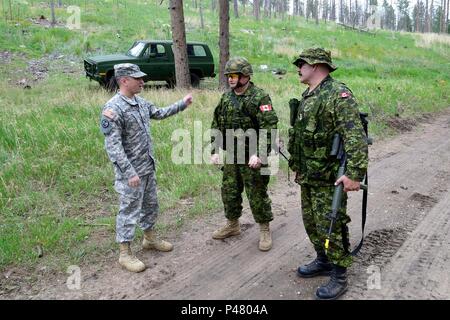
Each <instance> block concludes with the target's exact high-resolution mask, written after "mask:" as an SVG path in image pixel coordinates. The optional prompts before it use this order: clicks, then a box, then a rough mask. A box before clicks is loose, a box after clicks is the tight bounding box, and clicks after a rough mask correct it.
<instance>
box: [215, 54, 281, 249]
mask: <svg viewBox="0 0 450 320" xmlns="http://www.w3.org/2000/svg"><path fill="white" fill-rule="evenodd" d="M252 74H253V70H252V66H251V65H250V63H249V62H248V61H247V60H246V59H245V58H233V59H230V60H229V61H228V62H227V64H226V66H225V75H227V77H228V84H229V85H230V88H231V90H230V91H229V92H226V93H224V94H223V95H222V98H221V99H220V102H219V104H218V105H217V107H216V109H215V110H214V117H213V121H212V124H211V129H215V130H218V131H219V132H220V134H221V136H222V137H227V133H226V132H227V131H229V130H232V131H234V132H235V133H237V132H239V131H240V132H243V133H244V132H247V133H248V132H250V133H251V130H254V131H253V132H254V133H256V138H255V139H254V140H253V142H254V143H255V144H257V143H259V138H260V137H259V132H260V129H262V130H267V141H266V142H267V143H266V144H265V147H266V148H267V150H264V151H263V150H258V151H257V150H256V149H257V148H256V145H253V146H252V145H250V144H251V142H248V141H247V140H246V139H245V138H244V139H245V142H244V143H242V144H241V143H240V142H241V141H242V140H239V139H236V136H237V135H236V136H235V137H234V138H233V139H228V138H226V140H227V141H226V142H225V143H224V144H222V145H218V141H216V139H215V137H213V141H212V143H213V150H212V153H213V154H212V157H211V161H212V163H215V164H218V163H219V154H218V152H219V147H222V148H223V149H227V152H226V157H227V161H226V163H225V165H224V167H223V181H222V201H223V204H224V209H225V217H226V218H227V224H226V225H225V226H223V227H222V228H220V229H219V230H216V231H215V232H214V233H213V236H212V237H213V239H224V238H227V237H230V236H234V235H238V234H240V232H241V230H240V225H239V217H240V216H241V214H242V192H243V191H244V188H245V191H246V194H247V198H248V200H249V204H250V208H251V210H252V213H253V217H254V219H255V221H256V222H257V223H259V225H260V240H259V249H260V250H261V251H268V250H270V249H271V248H272V237H271V234H270V229H269V223H270V221H272V219H273V215H272V210H271V201H270V198H269V196H268V194H267V185H268V183H269V180H270V176H268V175H262V174H261V164H262V162H265V160H266V158H265V155H267V154H269V153H270V151H271V149H272V146H271V133H272V130H273V129H277V123H278V117H277V114H276V113H275V110H274V109H273V107H272V102H271V99H270V97H269V95H268V94H267V93H266V92H264V90H262V89H260V88H258V87H256V86H255V85H254V84H253V82H251V81H250V76H251V75H252ZM250 140H251V139H250ZM230 144H234V145H235V146H236V147H235V148H233V149H234V151H231V150H230ZM240 147H242V148H240ZM252 149H255V150H252ZM260 151H263V152H260ZM240 158H241V159H240ZM239 160H242V162H240V161H239Z"/></svg>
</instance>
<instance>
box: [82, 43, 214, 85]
mask: <svg viewBox="0 0 450 320" xmlns="http://www.w3.org/2000/svg"><path fill="white" fill-rule="evenodd" d="M172 43H173V42H172V41H169V40H139V41H135V42H134V43H133V45H132V46H131V48H130V49H129V50H128V51H127V52H126V53H125V54H113V55H105V56H93V57H87V58H85V59H84V70H85V71H86V77H88V78H90V79H91V80H95V81H97V82H99V83H100V85H102V86H104V87H105V88H107V89H110V90H114V89H116V86H117V85H116V82H115V79H114V65H115V64H118V63H134V64H136V65H138V66H139V68H140V69H141V70H142V72H145V73H146V74H147V77H145V78H144V81H146V82H147V81H166V82H167V84H168V86H169V87H174V86H175V84H176V83H175V63H174V55H173V52H172ZM187 51H188V60H189V71H190V75H191V84H192V86H193V87H198V85H199V83H200V80H202V79H204V78H206V77H215V76H216V74H215V73H214V59H213V56H212V54H211V50H210V49H209V47H208V45H207V44H205V43H201V42H188V43H187Z"/></svg>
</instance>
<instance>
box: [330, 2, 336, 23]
mask: <svg viewBox="0 0 450 320" xmlns="http://www.w3.org/2000/svg"><path fill="white" fill-rule="evenodd" d="M330 20H331V21H336V0H332V1H331V9H330Z"/></svg>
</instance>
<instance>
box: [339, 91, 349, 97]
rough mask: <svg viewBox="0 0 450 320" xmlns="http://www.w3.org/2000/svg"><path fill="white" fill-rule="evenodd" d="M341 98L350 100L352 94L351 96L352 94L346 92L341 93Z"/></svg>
mask: <svg viewBox="0 0 450 320" xmlns="http://www.w3.org/2000/svg"><path fill="white" fill-rule="evenodd" d="M339 96H340V97H341V98H348V97H351V96H352V94H351V93H350V92H348V91H344V92H341V93H340V94H339Z"/></svg>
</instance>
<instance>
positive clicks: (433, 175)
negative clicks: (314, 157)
mask: <svg viewBox="0 0 450 320" xmlns="http://www.w3.org/2000/svg"><path fill="white" fill-rule="evenodd" d="M449 137H450V109H448V110H446V111H445V112H443V113H441V114H440V115H438V116H437V117H434V118H429V119H427V120H425V121H424V122H422V123H421V124H420V125H418V126H416V127H415V128H414V129H413V131H409V132H406V133H403V134H401V135H399V136H397V137H396V138H394V139H391V140H389V141H383V142H375V143H374V145H373V146H372V147H371V148H370V158H371V161H370V171H369V176H370V191H369V208H368V219H367V227H366V235H367V236H366V241H365V245H364V247H363V249H362V250H361V252H360V254H359V255H358V257H357V258H356V259H355V262H354V265H353V266H352V267H351V269H350V271H349V274H350V278H349V279H350V280H349V281H350V288H349V291H348V292H347V294H346V295H345V296H344V297H343V299H450V282H449V279H450V276H449V273H450V261H449V255H450V250H449V249H450V248H449V241H450V224H449V221H448V220H449V217H450V139H449ZM291 179H292V178H291ZM271 193H272V195H271V196H272V201H273V211H274V214H275V219H274V222H273V223H272V231H273V242H274V244H273V248H272V250H270V251H269V252H261V251H259V250H258V248H257V245H258V226H257V225H256V224H255V223H254V221H253V218H252V217H251V214H250V212H249V210H248V206H247V208H246V209H245V212H244V215H243V218H242V219H241V220H242V223H243V232H242V234H241V235H240V236H237V237H233V238H231V239H226V240H223V241H217V240H212V239H211V233H212V232H213V231H214V230H215V229H216V228H217V227H218V226H220V225H221V223H222V222H223V213H222V212H217V214H215V215H214V216H213V217H211V218H208V219H200V220H197V221H194V222H192V223H190V224H189V225H187V226H185V227H184V228H183V232H182V233H181V234H177V235H176V234H173V235H169V239H170V240H171V241H173V242H174V244H175V249H174V251H173V252H171V253H166V254H163V253H156V252H142V251H140V252H138V256H139V257H140V258H142V259H143V261H144V262H145V263H146V264H147V265H148V266H149V268H148V269H147V270H146V271H145V272H143V273H141V274H131V273H128V272H126V271H124V270H122V269H121V268H120V267H119V265H118V263H117V262H116V256H115V253H114V255H113V254H111V256H110V257H108V258H107V260H106V261H104V262H101V263H99V264H98V265H96V266H81V276H82V281H81V289H80V290H69V289H68V288H67V285H66V279H67V274H60V275H55V276H54V277H52V278H51V279H49V278H47V279H43V280H42V281H41V282H38V283H37V284H36V286H34V287H32V288H27V289H25V288H22V289H21V290H16V291H14V292H12V293H11V294H10V295H3V296H0V298H25V299H30V298H31V299H41V298H50V299H54V298H55V299H78V298H83V299H111V298H113V299H270V300H276V299H313V298H314V292H315V290H316V288H317V287H318V286H319V285H320V284H322V283H324V282H325V281H327V278H325V277H319V278H314V279H300V278H298V277H297V276H296V275H295V269H296V268H297V267H298V265H299V264H303V263H306V262H309V261H310V260H311V259H313V258H314V255H313V249H312V247H311V245H310V243H309V240H308V238H307V236H306V234H305V231H304V228H303V224H302V221H301V217H300V211H299V188H298V186H297V185H295V184H290V185H288V183H287V182H286V178H285V177H283V176H281V175H280V176H279V177H278V181H277V183H275V184H274V186H273V187H272V189H271ZM218 196H220V195H218ZM360 199H361V192H360V193H359V194H355V193H354V194H351V196H350V199H349V213H350V215H351V217H352V219H353V221H352V223H351V225H350V234H351V241H352V243H353V245H356V243H357V242H358V241H359V237H360V232H361V231H360V230H361V227H360V223H361V222H360V215H361V213H360ZM136 248H137V245H136Z"/></svg>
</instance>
